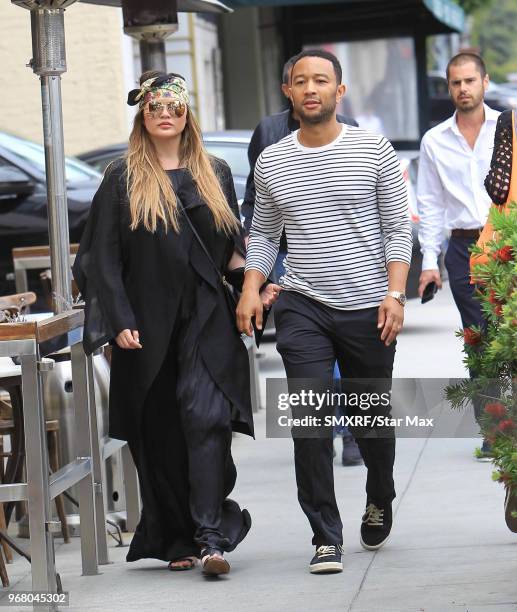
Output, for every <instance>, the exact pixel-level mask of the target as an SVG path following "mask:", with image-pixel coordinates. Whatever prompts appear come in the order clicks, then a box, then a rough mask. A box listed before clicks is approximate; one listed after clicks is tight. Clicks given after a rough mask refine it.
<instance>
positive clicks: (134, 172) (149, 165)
mask: <svg viewBox="0 0 517 612" xmlns="http://www.w3.org/2000/svg"><path fill="white" fill-rule="evenodd" d="M142 76H144V75H142ZM126 160H127V190H128V195H129V209H130V213H131V225H130V227H131V229H132V230H134V229H136V228H137V227H138V226H139V225H140V224H143V226H144V227H145V229H147V230H149V231H151V232H155V231H156V229H157V227H158V222H159V221H161V222H162V223H163V224H164V225H165V227H166V228H169V227H172V228H173V230H174V231H175V232H179V222H178V218H179V211H178V203H177V200H176V194H175V193H174V189H173V187H172V183H171V181H170V179H169V177H168V176H167V173H166V171H165V170H164V169H163V168H162V167H161V165H160V161H159V159H158V154H157V152H156V149H155V147H154V144H153V142H152V140H151V138H150V136H149V134H148V132H147V130H146V128H145V125H144V121H143V114H142V111H140V112H138V114H137V115H136V116H135V120H134V123H133V129H132V130H131V135H130V136H129V146H128V151H127V155H126ZM180 164H181V165H182V166H185V167H186V168H188V170H190V173H191V174H192V178H193V179H194V183H195V184H196V186H197V189H198V191H199V195H200V196H201V198H202V199H203V201H204V202H206V204H207V206H208V208H209V209H210V211H211V213H212V215H213V217H214V221H215V226H216V228H217V229H218V230H222V231H224V232H225V233H226V234H230V233H232V232H233V231H235V230H237V229H238V227H239V223H238V221H237V219H236V217H235V215H234V214H233V212H232V210H231V208H230V206H229V204H228V202H227V200H226V197H225V195H224V193H223V190H222V189H221V185H220V183H219V180H218V179H217V176H216V173H215V171H214V168H213V166H212V163H211V161H210V156H209V155H208V153H207V152H206V150H205V148H204V146H203V140H202V137H201V129H200V127H199V124H198V122H197V120H196V118H195V117H194V114H193V113H192V111H191V110H190V108H187V123H186V125H185V129H184V130H183V133H182V135H181V143H180Z"/></svg>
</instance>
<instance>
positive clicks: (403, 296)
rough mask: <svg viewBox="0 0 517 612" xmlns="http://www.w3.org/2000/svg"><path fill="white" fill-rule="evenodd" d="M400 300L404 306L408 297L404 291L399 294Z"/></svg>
mask: <svg viewBox="0 0 517 612" xmlns="http://www.w3.org/2000/svg"><path fill="white" fill-rule="evenodd" d="M399 302H400V303H401V304H402V306H405V305H406V302H407V297H406V296H405V295H404V294H403V293H401V294H400V295H399Z"/></svg>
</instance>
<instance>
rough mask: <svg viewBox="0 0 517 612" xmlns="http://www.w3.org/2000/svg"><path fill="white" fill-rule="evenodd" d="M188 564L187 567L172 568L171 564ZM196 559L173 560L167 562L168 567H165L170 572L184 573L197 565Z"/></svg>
mask: <svg viewBox="0 0 517 612" xmlns="http://www.w3.org/2000/svg"><path fill="white" fill-rule="evenodd" d="M185 561H186V562H188V565H184V566H181V565H179V566H176V567H174V566H173V565H172V564H173V563H180V562H185ZM197 561H198V560H197V558H196V557H194V556H192V557H183V558H182V559H174V561H169V565H168V566H167V567H168V568H169V569H170V570H171V572H184V571H186V570H191V569H194V568H195V567H196V565H197Z"/></svg>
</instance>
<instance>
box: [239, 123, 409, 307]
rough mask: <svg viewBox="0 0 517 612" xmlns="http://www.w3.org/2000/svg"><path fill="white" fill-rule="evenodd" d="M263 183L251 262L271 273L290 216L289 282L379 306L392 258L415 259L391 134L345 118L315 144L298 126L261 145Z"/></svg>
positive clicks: (258, 171) (318, 295)
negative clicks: (331, 135)
mask: <svg viewBox="0 0 517 612" xmlns="http://www.w3.org/2000/svg"><path fill="white" fill-rule="evenodd" d="M255 187H256V201H255V211H254V214H253V222H252V226H251V231H250V240H249V244H248V252H247V256H246V270H250V269H254V270H259V271H260V272H262V274H264V276H266V277H267V276H268V275H269V274H270V272H271V270H272V268H273V265H274V262H275V259H276V256H277V253H278V244H279V240H280V235H281V233H282V228H283V227H284V225H285V231H286V235H287V243H288V255H287V257H286V259H285V269H286V273H285V275H284V276H283V277H282V279H281V281H280V284H281V285H282V287H283V288H284V289H286V290H292V291H298V292H300V293H302V294H304V295H306V296H308V297H310V298H313V299H315V300H317V301H319V302H322V303H324V304H327V305H328V306H331V307H333V308H338V309H341V310H354V309H359V308H368V307H373V306H378V305H379V304H380V302H381V301H382V300H383V299H384V297H385V295H386V291H387V281H388V276H387V270H386V264H387V263H389V262H391V261H402V262H406V263H408V264H409V263H410V261H411V250H412V237H411V224H410V221H409V215H408V206H407V192H406V187H405V185H404V181H403V178H402V174H401V172H400V165H399V161H398V159H397V156H396V154H395V151H394V150H393V147H392V146H391V144H390V143H389V142H388V141H387V140H386V139H385V138H384V137H383V136H378V135H375V134H371V133H369V132H366V131H365V130H362V129H360V128H356V127H351V126H347V125H344V126H343V129H342V132H341V134H340V135H339V136H338V138H336V140H334V141H333V142H331V143H330V144H327V145H325V146H323V147H315V148H313V147H304V146H303V145H301V144H300V142H299V140H298V131H296V132H293V133H292V134H290V135H289V136H286V137H285V138H284V139H283V140H281V141H280V142H278V143H276V144H274V145H271V146H270V147H267V148H266V149H265V150H264V151H263V152H262V154H261V155H260V157H259V159H258V161H257V164H256V167H255Z"/></svg>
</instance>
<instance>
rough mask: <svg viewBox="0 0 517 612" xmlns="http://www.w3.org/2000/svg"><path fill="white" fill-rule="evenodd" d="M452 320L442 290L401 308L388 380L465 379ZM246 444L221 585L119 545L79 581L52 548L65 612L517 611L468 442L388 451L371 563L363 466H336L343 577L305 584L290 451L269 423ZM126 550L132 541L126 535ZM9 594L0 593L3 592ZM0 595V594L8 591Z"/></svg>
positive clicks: (26, 581)
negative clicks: (384, 522) (402, 323)
mask: <svg viewBox="0 0 517 612" xmlns="http://www.w3.org/2000/svg"><path fill="white" fill-rule="evenodd" d="M458 325H459V317H458V315H457V313H456V311H455V309H454V307H453V305H452V298H451V296H450V293H449V291H448V289H444V290H443V291H442V292H440V293H439V294H438V296H437V298H436V299H435V300H434V301H433V302H431V303H429V304H427V305H425V306H421V305H420V303H419V302H417V301H414V300H413V301H411V302H410V303H409V305H408V307H407V314H406V328H405V331H404V333H403V334H402V336H401V337H400V339H399V343H398V355H397V358H396V368H395V375H396V376H397V377H455V376H458V377H460V376H463V375H464V368H463V365H462V362H461V345H460V342H459V341H458V340H457V339H456V338H455V336H454V330H455V329H456V328H457V327H458ZM261 351H262V353H263V355H262V357H261V358H260V366H261V380H262V383H263V384H265V378H266V377H267V376H269V377H281V376H282V375H283V371H282V368H281V363H280V359H279V357H278V355H277V353H276V351H275V348H274V344H271V343H270V344H266V345H264V348H263V349H261ZM256 429H257V435H256V440H255V441H253V440H251V439H248V438H246V437H243V436H238V437H236V438H235V444H234V455H235V459H236V463H237V467H238V470H239V477H238V484H237V488H236V490H235V492H234V495H233V496H234V497H235V498H236V499H237V500H238V501H239V502H240V503H241V505H242V506H244V507H246V508H248V509H249V511H250V513H251V515H252V518H253V527H252V530H251V532H250V534H249V536H248V537H247V539H246V540H245V541H244V542H243V544H242V545H241V546H240V547H239V549H238V550H237V551H235V552H234V553H232V554H231V555H230V556H229V560H230V562H231V563H232V572H231V574H230V575H229V576H228V577H227V578H220V579H217V580H206V579H203V577H202V576H201V573H200V572H199V571H191V572H183V573H172V572H169V571H167V569H166V566H165V564H163V563H161V562H159V561H153V560H146V561H142V562H138V563H133V564H127V563H125V561H124V557H125V554H126V550H127V548H116V547H113V548H111V549H110V555H111V559H112V561H113V563H112V564H110V565H107V566H102V567H101V568H100V571H101V574H100V575H99V576H95V577H81V576H80V571H81V570H80V552H79V542H78V540H77V539H74V541H73V542H72V543H71V544H68V545H63V544H62V543H61V540H57V563H58V569H59V572H60V574H61V577H62V581H63V585H64V588H65V590H69V591H70V593H71V607H70V608H69V609H70V610H74V611H81V612H82V611H94V610H95V611H101V610H102V611H108V612H111V611H114V612H115V611H119V610H120V611H122V610H142V611H154V610H168V611H174V612H176V611H179V612H183V611H185V612H187V611H188V612H197V611H205V610H207V611H208V610H210V611H218V610H232V609H234V610H240V609H245V610H246V611H247V612H252V611H258V610H260V611H267V612H269V611H277V610H293V611H294V610H296V611H300V610H302V611H303V610H307V611H313V610H314V611H316V610H318V611H320V610H323V609H325V610H352V611H354V612H360V611H361V612H363V611H364V612H373V611H382V612H388V611H396V612H406V611H407V612H417V611H419V612H421V611H425V612H446V611H449V610H451V611H468V612H478V611H479V612H486V611H489V610H494V611H497V612H499V611H503V610H504V611H506V610H517V579H516V577H517V535H516V534H512V533H511V532H510V531H508V529H507V527H506V525H505V523H504V517H503V497H504V492H503V488H502V487H501V485H499V484H497V483H493V482H492V481H491V479H490V473H491V465H490V464H487V463H478V462H476V461H475V460H474V459H473V457H472V452H473V450H474V447H475V446H477V445H478V444H479V440H476V439H466V438H463V439H399V440H398V441H397V459H396V474H395V479H396V485H397V492H398V495H397V498H396V500H395V506H394V508H395V521H394V528H393V531H392V537H391V539H390V541H389V542H388V544H387V545H386V546H385V547H384V548H383V549H382V550H380V551H378V552H376V553H372V552H366V551H364V550H363V549H362V548H361V546H360V544H359V524H360V517H361V514H362V510H363V507H364V501H365V497H364V482H365V469H364V467H362V466H359V467H352V468H350V467H348V468H343V467H342V466H341V465H340V463H339V450H340V445H339V444H338V443H336V449H337V451H338V454H337V457H336V465H335V477H336V492H337V496H338V502H339V505H340V509H341V514H342V518H343V523H344V536H345V557H344V566H345V569H344V572H343V573H342V574H337V575H327V576H314V575H310V574H309V572H308V563H309V560H310V558H311V556H312V554H313V548H312V546H311V543H310V530H309V526H308V523H307V521H306V519H305V516H304V515H303V514H302V512H301V510H300V508H299V506H298V503H297V499H296V488H295V481H294V472H293V460H292V442H291V440H289V439H265V414H264V411H261V412H260V413H259V414H258V415H257V417H256ZM125 539H126V541H129V539H130V535H129V534H125ZM25 543H26V542H25ZM8 571H9V575H10V577H11V581H12V588H13V589H15V590H19V589H30V573H29V571H28V565H27V563H26V562H25V561H24V560H19V559H18V560H17V561H15V563H14V564H13V565H11V566H8ZM4 593H6V591H3V592H2V595H4ZM4 597H5V595H4ZM25 609H27V608H25Z"/></svg>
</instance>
